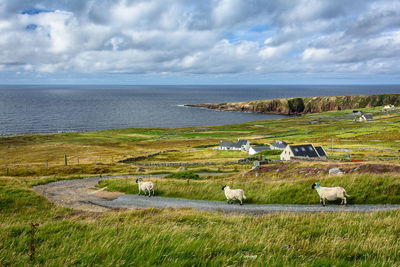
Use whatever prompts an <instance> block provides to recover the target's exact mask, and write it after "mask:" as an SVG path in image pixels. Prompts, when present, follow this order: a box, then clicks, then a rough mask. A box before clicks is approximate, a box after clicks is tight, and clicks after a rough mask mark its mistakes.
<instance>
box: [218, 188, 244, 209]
mask: <svg viewBox="0 0 400 267" xmlns="http://www.w3.org/2000/svg"><path fill="white" fill-rule="evenodd" d="M222 190H223V191H224V192H225V196H226V199H227V202H228V204H231V203H233V200H239V201H240V205H243V200H244V199H246V196H245V195H244V191H243V189H230V188H229V186H227V185H224V186H223V187H222Z"/></svg>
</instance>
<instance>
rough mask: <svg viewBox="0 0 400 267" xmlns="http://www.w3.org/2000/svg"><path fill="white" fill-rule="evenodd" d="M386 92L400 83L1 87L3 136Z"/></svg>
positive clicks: (216, 117)
mask: <svg viewBox="0 0 400 267" xmlns="http://www.w3.org/2000/svg"><path fill="white" fill-rule="evenodd" d="M383 93H400V85H196V86H194V85H176V86H174V85H168V86H160V85H151V86H150V85H146V86H142V85H140V86H139V85H0V135H14V134H27V133H57V132H85V131H94V130H104V129H119V128H181V127H191V126H209V125H224V124H233V123H241V122H248V121H257V120H269V119H277V118H283V117H285V116H283V115H268V114H252V113H241V112H231V111H215V110H207V109H203V108H189V107H185V106H184V105H185V104H203V103H224V102H237V101H248V100H257V99H273V98H284V97H300V96H334V95H354V94H383Z"/></svg>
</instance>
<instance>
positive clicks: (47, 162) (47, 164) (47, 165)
mask: <svg viewBox="0 0 400 267" xmlns="http://www.w3.org/2000/svg"><path fill="white" fill-rule="evenodd" d="M48 168H49V161H48V160H46V169H48Z"/></svg>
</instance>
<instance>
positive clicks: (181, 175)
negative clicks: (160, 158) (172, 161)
mask: <svg viewBox="0 0 400 267" xmlns="http://www.w3.org/2000/svg"><path fill="white" fill-rule="evenodd" d="M165 178H172V179H186V180H187V179H190V180H198V179H200V176H199V175H198V174H195V173H194V172H192V171H182V172H174V173H170V174H168V175H167V176H166V177H165Z"/></svg>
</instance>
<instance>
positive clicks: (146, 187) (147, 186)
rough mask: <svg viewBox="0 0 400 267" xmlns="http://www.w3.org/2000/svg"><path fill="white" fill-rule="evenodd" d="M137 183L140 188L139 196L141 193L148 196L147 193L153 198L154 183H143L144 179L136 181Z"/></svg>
mask: <svg viewBox="0 0 400 267" xmlns="http://www.w3.org/2000/svg"><path fill="white" fill-rule="evenodd" d="M136 183H137V184H138V187H139V193H138V195H140V193H141V191H143V192H144V195H146V192H149V197H151V192H153V196H154V185H153V182H143V180H142V178H139V179H136Z"/></svg>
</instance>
